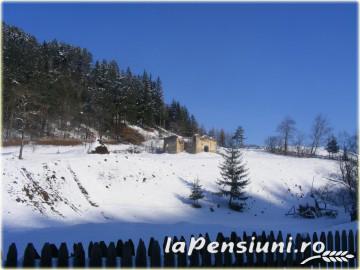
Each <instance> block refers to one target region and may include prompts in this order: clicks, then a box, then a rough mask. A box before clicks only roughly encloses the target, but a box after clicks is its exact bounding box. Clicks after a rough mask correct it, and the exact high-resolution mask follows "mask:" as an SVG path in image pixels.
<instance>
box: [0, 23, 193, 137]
mask: <svg viewBox="0 0 360 270" xmlns="http://www.w3.org/2000/svg"><path fill="white" fill-rule="evenodd" d="M2 28H3V29H2V30H3V64H4V65H3V94H2V95H3V96H2V97H3V104H2V105H3V138H4V139H5V140H6V139H10V138H11V137H14V136H15V135H16V134H21V133H22V131H23V130H24V131H25V134H26V135H27V136H31V137H35V138H39V137H46V136H52V135H53V134H54V133H59V132H60V134H62V133H61V132H62V131H63V134H64V136H65V134H66V131H71V130H74V129H77V130H78V131H79V132H83V133H85V131H84V129H85V130H86V129H87V128H89V127H90V128H94V129H96V130H97V131H98V132H99V134H100V136H102V135H106V136H108V137H112V138H115V139H116V138H117V136H118V133H119V129H121V128H122V127H123V125H124V123H130V124H136V125H139V126H143V127H155V126H161V127H163V128H166V129H168V130H170V131H173V132H176V133H178V134H180V135H185V136H191V135H193V134H194V133H197V132H199V125H198V123H197V121H196V119H195V117H194V116H193V115H192V114H190V113H189V111H188V110H187V108H186V107H185V106H183V105H181V104H180V103H179V102H176V101H173V102H172V103H171V104H165V102H164V98H163V87H162V83H161V80H160V78H153V77H152V76H151V74H150V73H148V72H146V71H144V72H143V74H141V75H137V74H134V73H133V72H132V71H131V70H130V68H127V69H125V70H122V69H120V68H119V66H118V63H117V62H116V61H114V60H111V61H106V60H102V61H96V62H95V63H94V61H93V58H92V55H91V53H90V52H89V51H88V50H87V49H85V48H80V47H76V46H73V45H69V44H66V43H63V42H58V41H56V40H53V41H49V42H46V41H44V42H43V43H40V42H38V41H37V40H36V38H35V37H34V36H32V35H30V34H27V33H25V32H24V31H22V30H21V29H19V28H17V27H14V26H9V25H7V24H5V23H3V25H2ZM16 131H20V132H16Z"/></svg>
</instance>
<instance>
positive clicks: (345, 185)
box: [328, 155, 358, 221]
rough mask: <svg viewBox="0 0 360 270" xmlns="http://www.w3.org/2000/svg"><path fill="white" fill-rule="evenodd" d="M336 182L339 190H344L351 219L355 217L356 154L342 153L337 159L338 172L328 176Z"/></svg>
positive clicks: (356, 186) (356, 187)
mask: <svg viewBox="0 0 360 270" xmlns="http://www.w3.org/2000/svg"><path fill="white" fill-rule="evenodd" d="M328 179H329V180H330V181H332V182H334V183H336V184H338V185H339V186H340V190H343V191H345V194H346V197H347V198H346V199H344V200H343V201H344V203H345V204H346V205H345V207H346V208H348V210H349V212H350V217H351V220H352V221H353V220H356V219H357V189H358V157H357V155H350V156H347V155H344V156H343V157H342V158H340V159H339V173H338V174H333V175H331V176H330V178H328Z"/></svg>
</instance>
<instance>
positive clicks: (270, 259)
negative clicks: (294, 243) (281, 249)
mask: <svg viewBox="0 0 360 270" xmlns="http://www.w3.org/2000/svg"><path fill="white" fill-rule="evenodd" d="M267 238H268V242H269V252H268V253H267V254H266V266H269V267H275V266H276V264H275V260H274V253H273V252H271V247H272V245H273V243H274V241H275V235H274V232H273V231H270V234H269V236H268V237H267Z"/></svg>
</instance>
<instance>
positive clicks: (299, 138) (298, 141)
mask: <svg viewBox="0 0 360 270" xmlns="http://www.w3.org/2000/svg"><path fill="white" fill-rule="evenodd" d="M294 146H295V148H296V154H297V155H298V156H302V155H304V153H305V135H304V133H303V132H301V131H297V132H296V135H295V140H294Z"/></svg>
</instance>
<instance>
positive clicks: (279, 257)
mask: <svg viewBox="0 0 360 270" xmlns="http://www.w3.org/2000/svg"><path fill="white" fill-rule="evenodd" d="M283 239H284V238H283V236H282V232H281V231H279V232H278V236H277V238H276V243H277V244H279V243H282V242H283V241H284V240H283ZM275 258H276V265H277V266H283V265H284V253H281V252H279V250H278V251H277V252H276V254H275Z"/></svg>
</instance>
